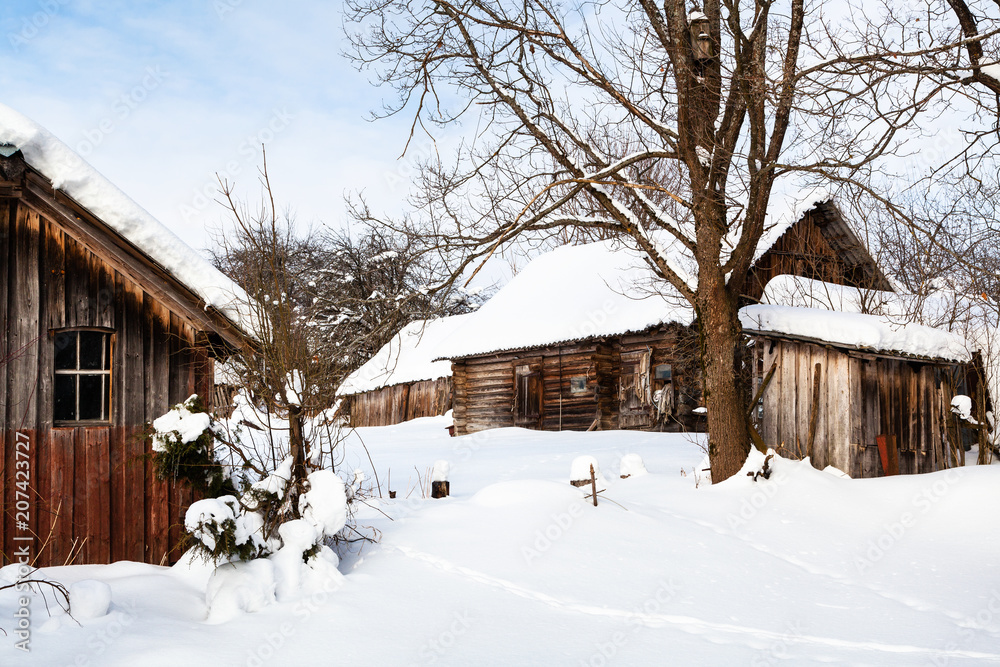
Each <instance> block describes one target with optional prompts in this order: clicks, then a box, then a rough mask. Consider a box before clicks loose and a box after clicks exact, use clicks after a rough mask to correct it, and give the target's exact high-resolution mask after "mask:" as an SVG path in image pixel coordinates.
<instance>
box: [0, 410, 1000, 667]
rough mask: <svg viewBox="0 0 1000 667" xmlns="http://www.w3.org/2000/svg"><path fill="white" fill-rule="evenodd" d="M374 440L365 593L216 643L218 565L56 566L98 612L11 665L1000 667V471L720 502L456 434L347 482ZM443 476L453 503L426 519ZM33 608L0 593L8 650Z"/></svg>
mask: <svg viewBox="0 0 1000 667" xmlns="http://www.w3.org/2000/svg"><path fill="white" fill-rule="evenodd" d="M362 441H363V442H364V444H365V445H366V446H367V448H368V450H369V451H370V453H371V456H372V459H373V460H374V461H375V463H376V465H377V472H378V477H379V481H380V483H381V488H382V493H383V495H384V496H385V497H386V499H384V500H381V501H380V500H378V493H377V491H376V492H375V499H374V500H372V501H370V503H371V505H372V508H362V511H361V512H359V516H358V521H359V524H360V525H362V526H371V527H373V528H374V529H377V530H378V531H380V532H381V541H380V542H379V543H378V544H366V545H364V546H362V547H360V548H358V549H355V550H354V551H353V552H352V553H350V554H343V558H342V561H341V565H340V569H341V571H342V572H343V574H344V575H345V576H343V577H340V578H337V577H333V578H330V579H327V580H326V582H327V583H326V584H325V585H324V586H319V587H318V588H315V589H314V592H313V593H312V594H311V595H306V596H304V597H299V598H297V599H294V600H288V601H278V602H271V601H266V600H265V601H261V600H255V599H251V598H248V599H247V600H243V601H242V602H244V603H245V604H244V605H243V606H242V607H240V606H239V604H236V605H235V607H234V609H235V611H233V612H232V613H230V614H229V615H228V616H227V617H226V618H227V620H222V621H220V620H219V619H218V618H215V619H213V621H212V622H208V620H207V616H208V609H207V607H206V603H205V590H206V585H207V582H208V574H209V573H208V570H207V568H205V567H203V566H199V565H197V564H195V565H194V566H191V565H190V564H181V565H178V566H175V567H174V568H163V567H156V566H151V565H143V564H137V563H117V564H114V565H110V566H74V567H68V568H52V569H50V570H47V571H45V572H44V574H45V575H47V576H49V577H51V578H54V579H58V580H59V581H62V582H64V583H66V584H77V585H76V586H75V587H74V590H78V591H81V593H80V594H79V595H80V598H79V600H80V607H79V609H80V610H81V611H84V610H85V611H86V613H85V614H80V615H78V617H77V620H75V621H74V620H73V619H71V618H69V617H68V616H66V615H65V614H56V615H54V616H53V617H51V618H50V617H49V616H48V614H47V613H46V611H45V608H44V606H43V605H42V601H41V599H40V598H38V597H36V598H35V600H34V601H33V603H32V607H31V614H32V615H31V623H32V638H31V649H32V651H31V653H30V654H27V655H26V654H24V653H21V652H19V651H16V650H15V649H14V648H13V644H14V641H15V640H14V637H13V636H12V635H10V636H8V637H5V638H0V664H3V665H8V664H38V665H178V664H180V665H268V664H269V665H288V664H304V665H310V664H354V665H387V666H395V665H429V664H437V665H574V666H575V665H592V666H598V665H668V664H669V665H737V664H750V665H773V664H779V663H782V662H785V663H786V664H796V665H801V664H867V665H981V664H989V663H1000V642H998V638H1000V564H998V559H997V557H996V555H997V553H998V552H1000V530H998V529H1000V519H998V518H997V511H996V508H997V505H998V500H1000V468H998V467H994V466H991V467H982V468H976V467H970V468H965V469H961V470H954V471H945V472H940V473H935V474H931V475H922V476H910V477H895V478H890V479H878V480H851V479H844V478H841V477H838V476H836V475H834V474H831V473H829V472H823V471H818V470H814V469H812V468H811V467H809V466H808V465H807V464H803V463H799V462H793V461H785V460H780V459H779V460H772V462H771V463H772V466H771V467H772V468H773V470H774V472H773V474H772V475H771V477H770V479H768V480H759V481H757V482H754V481H752V480H751V478H749V477H746V476H744V475H740V476H737V477H734V478H733V479H731V480H728V481H726V482H724V483H722V484H718V485H715V486H709V485H707V484H705V482H704V479H703V478H702V477H700V475H701V473H700V472H699V471H698V470H697V467H698V466H699V464H700V462H701V460H702V458H703V456H704V453H703V451H702V450H701V448H700V447H699V445H698V443H697V442H694V441H692V440H691V439H689V438H687V437H685V436H679V435H661V434H643V433H624V432H605V433H537V432H531V431H524V430H520V429H501V430H496V431H489V432H485V433H481V434H477V435H473V436H466V437H462V438H448V436H447V433H446V431H445V429H444V421H443V420H442V419H440V418H435V419H423V420H417V421H415V422H411V423H408V424H402V425H399V426H394V427H384V428H371V429H362V430H360V431H359V432H358V433H357V434H356V435H355V436H354V437H353V438H352V439H351V441H350V442H349V443H348V449H347V458H346V460H345V461H344V463H343V464H342V469H343V471H344V472H345V474H347V475H348V476H350V475H349V473H350V472H353V470H354V469H355V468H360V469H364V470H365V471H366V472H367V473H368V477H369V479H372V480H373V479H374V476H373V475H372V474H371V473H372V472H375V471H372V470H371V469H370V466H369V464H368V462H367V461H368V459H367V456H366V454H365V452H364V450H363V448H362V447H361V442H362ZM627 454H638V455H639V456H641V458H642V461H643V463H644V465H645V468H646V469H647V470H648V474H636V471H637V470H638V466H637V465H636V461H635V460H634V457H629V458H628V459H626V461H625V463H626V468H627V469H628V470H631V471H632V476H630V477H629V478H628V479H621V478H620V475H619V473H620V463H621V460H622V458H623V457H625V455H627ZM581 455H590V456H593V457H595V458H596V459H597V461H598V463H599V465H600V469H601V473H602V475H603V477H604V478H605V483H604V484H602V486H601V487H599V489H601V488H603V489H605V490H604V492H603V493H601V494H600V496H599V497H600V500H599V502H600V504H599V506H598V507H596V508H595V507H593V506H592V505H591V504H589V501H584V499H583V496H584V494H585V493H588V492H589V489H577V488H574V487H572V486H570V485H569V484H568V483H567V480H568V478H569V477H570V472H571V471H570V468H571V464H572V462H573V460H574V459H575V458H576V457H577V456H581ZM762 458H763V457H762V456H760V455H758V454H754V455H753V456H752V457H751V461H750V462H749V463H748V468H747V469H748V470H750V469H759V468H760V465H761V460H762ZM442 459H443V460H447V461H448V462H449V463H450V471H449V474H448V479H449V480H450V482H451V493H452V496H451V497H450V498H447V499H442V500H429V499H427V500H425V499H422V498H421V497H420V496H421V492H420V489H419V488H418V486H419V483H418V479H417V478H418V474H419V476H420V480H421V482H424V483H425V482H426V481H427V478H426V475H427V472H428V471H429V469H430V467H431V466H432V465H433V464H434V463H435V462H436V461H438V460H442ZM390 469H391V488H392V490H394V491H396V492H397V498H396V499H395V500H388V499H387V498H388V493H387V492H388V486H389V484H390V480H389V477H390ZM407 496H408V497H407ZM383 512H384V513H385V514H383ZM386 515H388V517H392V519H394V520H392V521H390V520H389V518H388V517H387V516H386ZM11 574H12V570H11V569H10V568H7V569H5V570H3V571H2V572H0V576H3V575H8V577H9V576H10V575H11ZM254 576H255V573H254V572H241V573H238V574H233V575H231V578H236V579H238V578H239V577H244V578H245V580H254ZM217 578H218V577H217ZM79 582H87V583H79ZM95 582H103V583H104V584H106V585H107V586H101V585H100V584H99V583H95ZM107 590H110V593H111V595H110V604H109V605H108V606H104V607H103V608H102V604H104V603H106V600H104V599H103V597H104V595H105V593H106V591H107ZM239 590H245V592H246V593H247V594H248V595H249V594H250V593H252V592H253V591H254V590H255V588H254V586H248V587H247V588H246V589H239ZM280 599H281V598H280V597H279V600H280ZM239 602H240V601H239V600H237V601H236V603H239ZM16 604H17V602H16V600H15V597H14V596H13V595H12V594H11V591H9V590H8V591H4V592H2V593H0V626H2V627H4V628H5V629H6V630H7V631H8V632H10V629H11V627H12V619H13V616H12V614H13V612H14V610H15V609H16ZM241 608H242V609H256V610H257V611H254V612H252V613H246V612H240V611H239V609H241ZM105 611H106V613H104V612H105Z"/></svg>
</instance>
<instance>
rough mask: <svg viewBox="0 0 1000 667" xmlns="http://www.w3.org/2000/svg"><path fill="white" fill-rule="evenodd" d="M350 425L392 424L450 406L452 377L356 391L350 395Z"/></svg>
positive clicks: (428, 414)
mask: <svg viewBox="0 0 1000 667" xmlns="http://www.w3.org/2000/svg"><path fill="white" fill-rule="evenodd" d="M347 400H348V406H347V409H348V414H350V420H351V426H353V427H355V428H358V427H362V426H391V425H393V424H399V423H400V422H404V421H409V420H411V419H417V418H418V417H434V416H437V415H443V414H444V413H446V412H447V411H448V410H450V409H451V405H452V381H451V378H447V377H446V378H438V379H437V380H422V381H420V382H407V383H402V384H397V385H392V386H391V387H384V388H382V389H376V390H374V391H368V392H364V393H362V394H355V395H353V396H350V397H349V398H348V399H347Z"/></svg>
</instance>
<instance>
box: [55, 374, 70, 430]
mask: <svg viewBox="0 0 1000 667" xmlns="http://www.w3.org/2000/svg"><path fill="white" fill-rule="evenodd" d="M52 416H53V418H54V419H55V420H56V421H70V420H73V419H76V376H75V375H57V376H56V381H55V411H54V413H53V415H52Z"/></svg>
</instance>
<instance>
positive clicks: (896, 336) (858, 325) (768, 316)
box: [739, 304, 972, 363]
mask: <svg viewBox="0 0 1000 667" xmlns="http://www.w3.org/2000/svg"><path fill="white" fill-rule="evenodd" d="M739 316H740V324H741V325H742V326H743V329H744V330H745V331H748V332H755V333H759V334H762V335H772V336H777V337H782V336H784V337H799V338H806V339H810V340H815V341H818V342H823V343H826V344H829V345H833V346H840V347H848V348H853V349H858V350H869V351H872V352H885V353H890V354H893V353H895V354H897V355H902V356H909V357H921V358H925V359H941V360H948V361H958V362H962V363H967V362H969V361H971V360H972V354H971V352H970V351H969V347H968V344H967V341H966V340H965V339H964V338H963V337H962V336H959V335H957V334H954V333H951V332H949V331H945V330H943V329H936V328H934V327H929V326H925V325H922V324H901V323H897V322H893V321H891V320H889V319H886V318H885V317H881V316H877V315H865V314H861V313H845V312H839V311H832V310H824V309H819V308H802V307H797V306H773V305H764V304H758V305H753V306H746V307H744V308H741V309H740V313H739Z"/></svg>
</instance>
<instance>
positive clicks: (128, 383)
mask: <svg viewBox="0 0 1000 667" xmlns="http://www.w3.org/2000/svg"><path fill="white" fill-rule="evenodd" d="M94 250H96V249H94V248H89V247H85V246H84V245H83V243H82V242H81V241H80V240H78V239H75V238H74V237H73V236H71V235H70V234H69V233H68V232H67V231H66V229H64V228H63V227H61V226H60V224H58V223H57V222H56V221H55V220H53V219H50V218H48V217H47V216H46V215H44V214H42V213H40V212H39V210H38V209H35V208H33V207H31V206H28V205H27V204H26V203H25V202H24V201H23V200H15V199H8V200H0V259H2V260H3V261H2V266H3V269H2V270H0V332H4V334H5V335H4V337H3V340H2V341H0V420H2V424H0V432H2V433H3V437H4V445H5V446H4V452H5V455H4V457H3V461H2V466H3V467H2V469H0V511H2V516H3V521H2V525H0V530H2V534H0V550H2V554H0V559H2V561H3V562H9V561H10V560H11V558H12V556H13V554H14V548H15V545H17V546H21V545H23V544H24V542H21V541H18V542H15V541H14V539H13V538H14V537H15V534H16V535H18V536H24V534H25V533H24V531H23V530H17V526H16V524H15V521H17V520H18V517H17V516H16V499H17V496H16V491H17V490H18V487H17V486H16V481H17V477H16V475H15V471H16V469H17V462H18V458H17V454H16V452H15V444H14V443H15V440H17V439H21V440H23V439H24V438H27V439H29V440H30V459H29V466H28V467H29V469H30V478H31V479H30V485H29V486H30V499H29V507H30V512H29V515H30V521H29V527H30V531H31V533H32V534H33V535H34V536H35V540H34V541H33V542H32V543H31V544H32V549H33V552H32V555H33V557H35V558H36V561H35V562H36V564H38V565H49V564H62V563H63V562H64V561H65V560H66V559H67V558H68V557H69V556H70V554H71V552H73V553H74V554H77V556H76V562H78V563H103V562H109V561H114V560H121V559H129V560H137V561H146V562H153V563H159V562H161V561H170V560H172V559H174V558H176V557H177V556H178V555H179V553H178V552H177V551H173V549H174V547H175V545H176V544H177V543H178V541H179V540H180V538H181V537H182V534H183V530H182V524H183V519H184V512H185V510H186V507H187V506H188V505H189V504H190V503H191V501H192V500H193V494H192V492H191V490H190V489H188V488H186V487H182V486H178V485H174V484H167V483H166V482H162V481H160V480H157V479H156V478H155V475H154V474H153V471H152V469H151V465H150V462H149V460H148V458H146V455H147V454H148V453H149V452H150V446H149V441H148V440H146V439H143V438H142V437H141V429H142V427H143V425H144V423H146V422H148V421H151V420H152V419H154V418H155V417H157V416H159V415H160V414H163V413H164V412H165V411H166V410H167V409H168V407H169V406H170V405H172V404H173V403H176V402H179V401H182V400H184V399H185V398H186V397H187V396H189V395H190V394H192V393H196V392H197V393H201V394H202V395H204V396H209V397H210V396H211V378H212V360H211V359H210V358H208V356H207V354H206V353H205V352H204V350H203V349H202V348H199V347H196V346H195V330H194V329H193V328H192V327H191V326H190V325H189V324H188V323H186V321H184V320H182V318H181V317H180V316H178V315H177V314H176V313H174V312H171V311H170V310H168V309H167V308H166V307H164V306H163V305H162V304H161V303H160V302H159V301H158V300H157V299H155V298H153V297H152V296H151V295H150V294H149V293H148V292H146V291H144V289H143V287H142V285H140V284H137V283H136V282H134V281H133V280H131V279H129V278H127V277H126V276H125V275H124V274H123V273H121V272H119V271H118V270H116V268H115V266H113V265H111V264H109V263H107V262H105V261H104V260H102V259H101V258H100V257H99V256H98V255H97V254H95V252H94ZM73 327H102V328H107V329H110V330H112V331H113V332H114V333H113V341H112V349H113V360H112V379H111V383H112V385H111V395H112V409H111V420H110V422H109V423H107V424H100V425H88V426H87V427H63V426H55V425H54V424H53V420H52V415H53V364H54V361H53V356H54V342H53V339H52V337H51V336H50V332H51V331H52V330H53V329H61V328H73ZM209 400H210V399H209ZM18 434H20V435H18ZM43 543H44V544H45V547H44V551H41V552H40V550H42V545H43ZM39 552H40V553H39Z"/></svg>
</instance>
